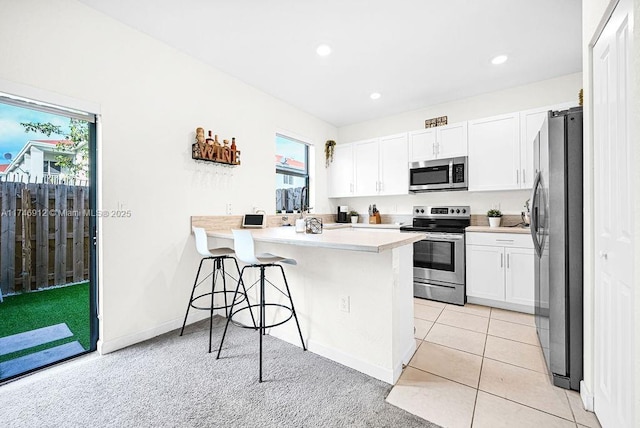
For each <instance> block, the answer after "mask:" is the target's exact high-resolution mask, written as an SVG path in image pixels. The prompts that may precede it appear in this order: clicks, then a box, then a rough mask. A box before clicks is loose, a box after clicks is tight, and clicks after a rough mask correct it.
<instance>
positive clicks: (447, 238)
mask: <svg viewBox="0 0 640 428" xmlns="http://www.w3.org/2000/svg"><path fill="white" fill-rule="evenodd" d="M425 237H426V239H427V240H441V241H462V240H463V239H464V235H444V234H432V233H427V234H426V235H425Z"/></svg>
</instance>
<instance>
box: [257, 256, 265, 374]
mask: <svg viewBox="0 0 640 428" xmlns="http://www.w3.org/2000/svg"><path fill="white" fill-rule="evenodd" d="M264 320H265V315H264V266H260V332H259V334H260V369H259V376H258V382H262V336H263V335H264V334H265V331H264V324H265V323H264Z"/></svg>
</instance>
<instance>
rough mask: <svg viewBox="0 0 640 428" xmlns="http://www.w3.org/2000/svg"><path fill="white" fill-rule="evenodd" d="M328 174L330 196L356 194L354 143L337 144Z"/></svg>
mask: <svg viewBox="0 0 640 428" xmlns="http://www.w3.org/2000/svg"><path fill="white" fill-rule="evenodd" d="M327 175H328V176H329V186H328V187H329V189H328V191H329V197H330V198H341V197H348V196H353V195H354V191H355V185H354V184H355V182H354V174H353V144H337V145H336V146H335V147H334V152H333V162H332V163H331V164H330V165H329V168H328V174H327Z"/></svg>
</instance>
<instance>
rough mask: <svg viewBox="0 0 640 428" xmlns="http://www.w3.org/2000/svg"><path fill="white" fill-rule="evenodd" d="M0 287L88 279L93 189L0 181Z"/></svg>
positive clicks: (19, 288)
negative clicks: (90, 205)
mask: <svg viewBox="0 0 640 428" xmlns="http://www.w3.org/2000/svg"><path fill="white" fill-rule="evenodd" d="M0 207H1V211H0V290H1V291H2V294H3V295H6V294H13V293H16V292H29V291H32V290H37V289H39V288H44V287H48V286H52V285H62V284H68V283H71V282H79V281H83V280H86V279H88V278H89V263H90V262H89V245H90V240H89V218H90V212H89V208H90V207H89V188H88V187H84V186H70V185H66V184H49V183H19V182H6V181H5V182H0Z"/></svg>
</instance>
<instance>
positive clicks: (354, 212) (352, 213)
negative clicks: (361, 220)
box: [349, 211, 360, 217]
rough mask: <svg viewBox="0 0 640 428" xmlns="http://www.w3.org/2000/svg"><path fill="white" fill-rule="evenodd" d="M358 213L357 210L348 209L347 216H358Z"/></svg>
mask: <svg viewBox="0 0 640 428" xmlns="http://www.w3.org/2000/svg"><path fill="white" fill-rule="evenodd" d="M359 215H360V214H358V211H349V217H358V216H359Z"/></svg>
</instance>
